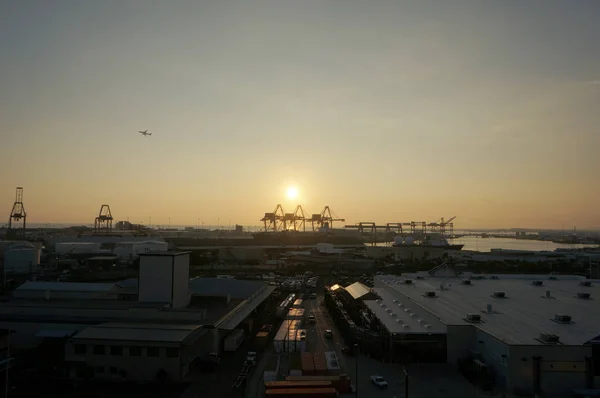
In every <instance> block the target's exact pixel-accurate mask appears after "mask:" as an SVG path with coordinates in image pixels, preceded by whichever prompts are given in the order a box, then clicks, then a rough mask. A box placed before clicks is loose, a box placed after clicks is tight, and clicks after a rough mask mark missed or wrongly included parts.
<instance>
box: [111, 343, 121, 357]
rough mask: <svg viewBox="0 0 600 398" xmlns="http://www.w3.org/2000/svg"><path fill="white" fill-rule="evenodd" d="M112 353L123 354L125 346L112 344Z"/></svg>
mask: <svg viewBox="0 0 600 398" xmlns="http://www.w3.org/2000/svg"><path fill="white" fill-rule="evenodd" d="M110 355H117V356H121V355H123V347H122V346H120V345H112V346H110Z"/></svg>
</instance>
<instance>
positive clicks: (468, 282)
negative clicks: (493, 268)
mask: <svg viewBox="0 0 600 398" xmlns="http://www.w3.org/2000/svg"><path fill="white" fill-rule="evenodd" d="M461 283H462V284H463V285H470V284H471V281H470V280H468V279H465V280H464V281H462V282H461Z"/></svg>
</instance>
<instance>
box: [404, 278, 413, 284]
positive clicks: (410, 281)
mask: <svg viewBox="0 0 600 398" xmlns="http://www.w3.org/2000/svg"><path fill="white" fill-rule="evenodd" d="M404 283H406V284H407V285H411V284H412V279H406V280H405V281H404Z"/></svg>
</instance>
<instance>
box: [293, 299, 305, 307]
mask: <svg viewBox="0 0 600 398" xmlns="http://www.w3.org/2000/svg"><path fill="white" fill-rule="evenodd" d="M302 301H303V300H302V299H296V301H294V304H293V305H292V307H294V308H300V307H302Z"/></svg>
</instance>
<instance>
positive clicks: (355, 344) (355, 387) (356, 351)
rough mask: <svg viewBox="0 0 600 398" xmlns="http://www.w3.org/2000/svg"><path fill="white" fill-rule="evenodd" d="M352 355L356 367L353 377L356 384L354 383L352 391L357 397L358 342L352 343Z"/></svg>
mask: <svg viewBox="0 0 600 398" xmlns="http://www.w3.org/2000/svg"><path fill="white" fill-rule="evenodd" d="M354 355H355V357H356V361H355V362H354V364H355V365H356V369H355V371H354V378H355V379H356V384H355V385H354V391H355V392H356V398H358V344H357V343H354Z"/></svg>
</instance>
